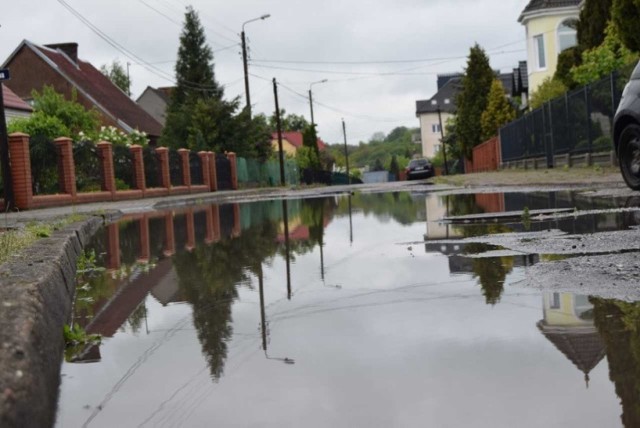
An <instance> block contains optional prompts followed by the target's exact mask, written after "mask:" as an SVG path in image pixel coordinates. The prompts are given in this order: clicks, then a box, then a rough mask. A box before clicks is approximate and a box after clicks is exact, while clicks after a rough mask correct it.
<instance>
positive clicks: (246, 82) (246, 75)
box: [240, 13, 271, 116]
mask: <svg viewBox="0 0 640 428" xmlns="http://www.w3.org/2000/svg"><path fill="white" fill-rule="evenodd" d="M270 16H271V15H270V14H268V13H267V14H264V15H262V16H260V17H258V18H253V19H250V20H248V21H245V22H243V23H242V33H241V34H240V38H241V39H242V63H243V65H244V92H245V95H246V97H247V108H248V109H249V116H251V96H250V95H249V67H248V65H247V41H246V38H245V36H244V26H245V25H247V24H248V23H250V22H255V21H260V20H264V19H267V18H269V17H270Z"/></svg>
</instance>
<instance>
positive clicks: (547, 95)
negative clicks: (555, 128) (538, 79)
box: [529, 77, 567, 109]
mask: <svg viewBox="0 0 640 428" xmlns="http://www.w3.org/2000/svg"><path fill="white" fill-rule="evenodd" d="M565 92H567V88H566V86H564V84H563V83H562V82H561V81H560V80H558V79H554V78H552V77H547V78H546V79H544V80H543V81H542V83H541V84H540V86H538V89H536V91H535V92H534V93H533V94H531V99H530V100H529V105H530V106H531V108H532V109H536V108H538V107H540V106H541V105H542V104H544V103H546V102H547V101H551V100H552V99H554V98H557V97H560V96H562V95H564V93H565Z"/></svg>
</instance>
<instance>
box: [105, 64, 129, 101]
mask: <svg viewBox="0 0 640 428" xmlns="http://www.w3.org/2000/svg"><path fill="white" fill-rule="evenodd" d="M100 72H101V73H102V74H104V75H105V76H107V77H108V78H109V80H111V82H112V83H113V84H114V85H116V86H117V87H118V88H120V89H122V92H124V93H125V94H127V95H129V96H131V79H129V76H128V74H127V72H126V71H125V69H124V67H123V66H122V64H120V61H118V60H114V61H113V62H112V63H111V64H110V65H107V64H103V65H102V66H101V67H100Z"/></svg>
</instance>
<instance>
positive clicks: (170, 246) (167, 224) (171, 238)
mask: <svg viewBox="0 0 640 428" xmlns="http://www.w3.org/2000/svg"><path fill="white" fill-rule="evenodd" d="M175 253H176V237H175V231H174V229H173V213H172V212H168V213H166V214H165V216H164V249H163V251H162V254H164V255H165V256H166V257H170V256H172V255H174V254H175Z"/></svg>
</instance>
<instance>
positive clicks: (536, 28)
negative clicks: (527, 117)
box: [518, 0, 584, 93]
mask: <svg viewBox="0 0 640 428" xmlns="http://www.w3.org/2000/svg"><path fill="white" fill-rule="evenodd" d="M583 2H584V0H531V1H530V2H529V4H527V6H526V7H525V8H524V10H523V11H522V13H521V14H520V17H519V18H518V22H520V23H521V24H522V25H524V27H525V31H526V35H527V63H528V68H529V70H528V72H529V93H533V92H535V91H536V89H537V88H538V86H540V84H541V83H542V81H543V80H544V79H545V78H547V77H551V76H553V74H554V73H555V71H556V67H557V64H558V55H559V54H560V52H562V51H563V50H565V49H568V48H570V47H573V46H576V45H577V43H578V41H577V31H576V23H577V21H578V18H579V17H580V9H581V8H582V4H583Z"/></svg>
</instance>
